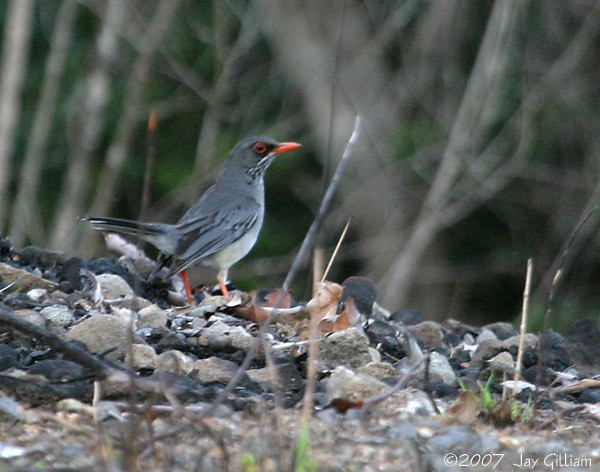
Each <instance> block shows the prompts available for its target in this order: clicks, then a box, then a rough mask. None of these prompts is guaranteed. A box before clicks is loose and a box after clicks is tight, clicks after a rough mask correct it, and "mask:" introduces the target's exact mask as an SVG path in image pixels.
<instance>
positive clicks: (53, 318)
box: [40, 305, 74, 327]
mask: <svg viewBox="0 0 600 472" xmlns="http://www.w3.org/2000/svg"><path fill="white" fill-rule="evenodd" d="M40 314H41V315H42V316H43V317H44V319H45V320H46V321H47V322H48V324H49V325H50V326H63V327H66V326H69V325H70V324H71V323H72V322H73V321H74V318H73V311H72V310H71V309H70V308H69V307H68V306H65V305H50V306H47V307H45V308H43V309H42V311H41V312H40Z"/></svg>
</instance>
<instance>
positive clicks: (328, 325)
mask: <svg viewBox="0 0 600 472" xmlns="http://www.w3.org/2000/svg"><path fill="white" fill-rule="evenodd" d="M358 324H360V312H359V311H358V309H357V308H356V304H355V303H354V299H353V298H352V297H348V298H346V306H345V307H344V311H342V312H341V313H340V314H339V315H335V314H334V315H333V316H326V317H324V318H323V319H322V320H321V321H319V330H320V331H321V332H323V333H332V332H334V331H342V330H343V329H348V328H352V327H354V326H357V325H358Z"/></svg>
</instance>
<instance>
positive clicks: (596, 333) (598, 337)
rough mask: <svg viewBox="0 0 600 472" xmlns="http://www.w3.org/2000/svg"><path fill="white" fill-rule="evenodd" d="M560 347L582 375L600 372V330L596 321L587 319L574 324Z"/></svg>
mask: <svg viewBox="0 0 600 472" xmlns="http://www.w3.org/2000/svg"><path fill="white" fill-rule="evenodd" d="M560 347H561V348H562V349H564V351H565V352H566V353H567V354H568V357H569V360H570V361H571V363H572V364H574V365H575V367H576V369H577V370H578V371H579V372H580V373H581V374H583V375H595V374H597V373H598V372H600V328H599V327H598V322H597V321H596V320H595V319H592V318H587V319H584V320H578V321H576V322H575V323H573V326H572V327H571V329H570V331H569V333H568V334H567V335H566V336H565V339H564V340H563V342H562V343H561V344H560Z"/></svg>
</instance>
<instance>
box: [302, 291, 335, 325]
mask: <svg viewBox="0 0 600 472" xmlns="http://www.w3.org/2000/svg"><path fill="white" fill-rule="evenodd" d="M342 291H343V289H342V286H341V285H338V284H336V283H334V282H321V283H319V284H318V289H317V294H316V295H315V297H314V298H312V299H311V300H310V301H309V302H308V303H307V304H306V308H307V309H308V312H309V313H310V317H311V319H313V320H315V321H321V320H322V319H323V318H325V317H327V316H329V317H335V315H336V313H337V307H338V303H339V300H340V297H341V296H342Z"/></svg>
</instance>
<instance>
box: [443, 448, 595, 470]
mask: <svg viewBox="0 0 600 472" xmlns="http://www.w3.org/2000/svg"><path fill="white" fill-rule="evenodd" d="M505 456H506V454H501V453H495V454H494V453H489V454H455V453H453V452H449V453H448V454H446V455H445V456H444V465H446V466H447V467H479V468H481V467H486V468H487V467H489V468H490V470H495V469H496V467H498V465H500V463H502V462H503V461H504V460H505ZM507 460H508V459H507ZM510 465H512V466H513V467H514V468H515V469H516V470H521V469H522V470H531V469H533V468H534V467H538V468H539V467H540V466H546V467H547V468H548V470H560V469H561V468H563V467H569V468H571V467H579V468H587V469H591V468H592V459H591V458H589V457H578V456H576V455H575V454H568V453H551V454H547V455H545V456H531V457H528V456H526V455H525V454H520V455H519V456H518V457H517V459H516V460H514V459H513V460H512V463H511V464H510Z"/></svg>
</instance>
